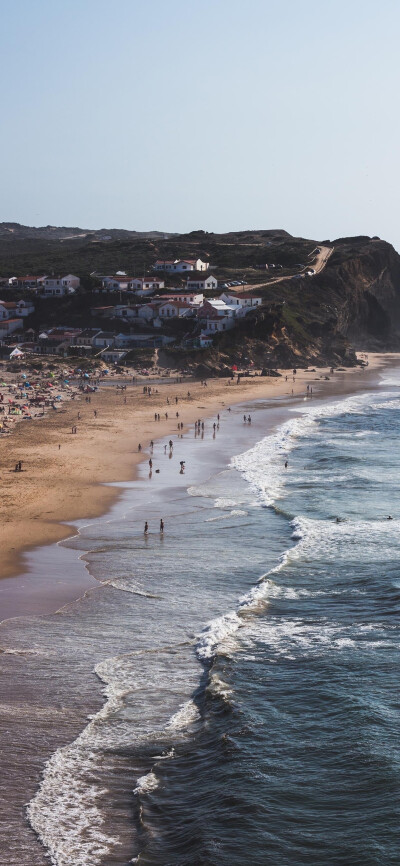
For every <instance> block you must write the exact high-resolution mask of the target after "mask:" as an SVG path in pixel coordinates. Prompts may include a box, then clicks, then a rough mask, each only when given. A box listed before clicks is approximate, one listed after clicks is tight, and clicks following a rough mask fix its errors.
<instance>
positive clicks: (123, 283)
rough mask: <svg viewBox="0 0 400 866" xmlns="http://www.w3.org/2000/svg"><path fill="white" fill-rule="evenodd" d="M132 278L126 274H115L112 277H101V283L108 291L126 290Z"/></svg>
mask: <svg viewBox="0 0 400 866" xmlns="http://www.w3.org/2000/svg"><path fill="white" fill-rule="evenodd" d="M132 280H133V277H128V276H127V274H115V276H113V277H103V279H102V281H101V285H102V286H103V289H106V291H108V292H127V291H128V290H129V288H130V285H131V283H132Z"/></svg>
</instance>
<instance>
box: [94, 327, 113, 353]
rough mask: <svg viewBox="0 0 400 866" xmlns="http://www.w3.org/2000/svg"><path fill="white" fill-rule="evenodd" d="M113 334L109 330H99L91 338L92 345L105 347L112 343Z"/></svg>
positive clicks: (100, 347)
mask: <svg viewBox="0 0 400 866" xmlns="http://www.w3.org/2000/svg"><path fill="white" fill-rule="evenodd" d="M114 340H115V335H114V334H113V333H111V331H100V333H99V334H96V335H95V336H94V337H93V340H92V346H95V348H96V349H106V348H107V347H109V346H113V345H114Z"/></svg>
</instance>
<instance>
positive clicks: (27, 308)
mask: <svg viewBox="0 0 400 866" xmlns="http://www.w3.org/2000/svg"><path fill="white" fill-rule="evenodd" d="M34 312H35V307H34V304H32V302H31V301H17V316H22V317H25V316H31V315H32V313H34Z"/></svg>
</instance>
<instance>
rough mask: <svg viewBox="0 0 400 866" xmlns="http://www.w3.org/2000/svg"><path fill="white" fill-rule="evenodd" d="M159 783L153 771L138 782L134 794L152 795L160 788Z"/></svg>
mask: <svg viewBox="0 0 400 866" xmlns="http://www.w3.org/2000/svg"><path fill="white" fill-rule="evenodd" d="M158 785H159V782H158V779H157V776H156V774H155V773H153V771H151V772H150V773H147V775H146V776H141V777H140V779H138V780H137V782H136V787H135V788H134V789H133V793H134V794H150V793H151V791H155V790H156V788H158Z"/></svg>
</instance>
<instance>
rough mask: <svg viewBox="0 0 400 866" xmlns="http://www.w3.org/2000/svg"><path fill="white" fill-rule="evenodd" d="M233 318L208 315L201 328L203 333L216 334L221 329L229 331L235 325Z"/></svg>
mask: <svg viewBox="0 0 400 866" xmlns="http://www.w3.org/2000/svg"><path fill="white" fill-rule="evenodd" d="M235 324H236V323H235V319H234V318H233V317H232V316H218V315H214V316H210V317H209V318H208V319H207V321H206V327H205V328H203V333H204V334H216V333H218V332H221V331H230V330H231V329H232V328H234V327H235Z"/></svg>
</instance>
